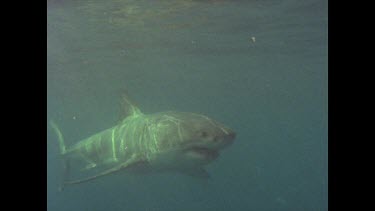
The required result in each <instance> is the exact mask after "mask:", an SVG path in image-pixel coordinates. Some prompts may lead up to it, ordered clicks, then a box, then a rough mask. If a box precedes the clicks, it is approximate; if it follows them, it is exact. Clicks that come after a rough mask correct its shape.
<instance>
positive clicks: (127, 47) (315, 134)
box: [47, 0, 328, 211]
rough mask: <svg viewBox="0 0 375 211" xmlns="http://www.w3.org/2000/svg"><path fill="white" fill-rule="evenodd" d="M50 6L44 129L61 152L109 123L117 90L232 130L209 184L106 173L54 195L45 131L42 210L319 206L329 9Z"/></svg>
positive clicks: (217, 0) (208, 3)
mask: <svg viewBox="0 0 375 211" xmlns="http://www.w3.org/2000/svg"><path fill="white" fill-rule="evenodd" d="M47 3H48V7H47V18H48V22H47V86H48V87H47V88H48V93H47V97H48V98H47V99H48V101H47V108H48V110H47V122H48V121H49V120H50V119H54V120H55V121H56V122H57V123H58V124H59V125H60V127H61V129H62V132H63V134H64V136H65V139H66V142H67V145H72V144H74V143H76V142H77V141H79V140H81V139H83V138H86V137H88V136H90V135H92V134H94V133H97V132H99V131H101V130H103V129H107V128H109V127H111V126H113V125H115V124H116V123H117V122H118V121H119V120H120V118H121V117H120V114H121V106H120V105H121V104H120V97H121V94H122V93H124V92H126V93H128V94H129V95H130V96H131V97H132V98H133V99H134V100H135V101H136V102H137V104H138V105H139V107H140V108H141V109H142V111H143V112H144V113H154V112H159V111H166V110H178V111H190V112H196V113H202V114H205V115H207V116H210V117H212V118H215V119H217V120H219V121H221V122H223V123H224V124H226V125H228V126H230V127H231V128H233V129H234V130H235V131H236V133H237V137H236V140H235V142H234V144H233V145H232V146H231V147H230V148H228V149H226V150H225V151H223V153H221V156H220V158H219V159H218V160H217V161H216V162H214V163H212V164H211V165H209V166H208V171H209V173H210V174H211V176H212V179H210V181H208V182H206V183H202V182H201V181H196V180H194V179H192V178H189V177H185V176H181V175H174V174H171V175H170V174H162V175H146V176H143V177H141V178H136V177H122V176H121V175H114V176H109V177H108V178H103V179H100V180H97V181H93V182H92V183H88V184H82V185H79V186H75V187H70V188H67V189H66V190H64V191H63V192H58V190H57V188H58V186H59V183H60V179H61V174H62V166H61V159H60V156H59V154H58V142H57V139H56V136H55V134H53V132H52V131H51V129H50V127H49V126H48V127H47V135H48V140H47V146H48V151H47V159H48V162H47V173H48V176H47V178H48V180H47V189H48V190H47V193H48V195H47V198H48V200H47V202H48V210H51V211H52V210H54V211H55V210H56V211H59V210H71V211H73V210H79V211H82V210H89V211H99V210H107V211H108V210H126V211H131V210H134V211H138V210H139V211H142V210H162V211H164V210H166V211H167V210H171V211H172V210H181V211H184V210H189V211H191V210H215V211H216V210H312V211H316V210H327V209H328V208H327V198H328V196H327V189H328V187H327V181H328V180H327V171H328V168H327V165H328V164H327V162H328V161H327V160H328V158H327V153H328V152H327V128H328V126H327V110H328V109H327V89H328V88H327V78H328V76H327V48H328V47H327V19H328V14H327V2H326V1H322V0H307V1H297V0H285V1H274V0H263V1H260V0H248V1H245V0H237V1H235V0H232V1H231V0H201V1H199V0H108V1H101V0H90V1H89V0H80V1H72V0H71V1H69V0H65V1H63V0H49V1H47Z"/></svg>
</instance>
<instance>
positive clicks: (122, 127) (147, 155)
mask: <svg viewBox="0 0 375 211" xmlns="http://www.w3.org/2000/svg"><path fill="white" fill-rule="evenodd" d="M125 104H126V105H125V106H126V107H127V109H126V111H127V116H126V117H125V118H124V119H123V120H122V121H121V122H120V123H119V124H117V125H115V126H114V127H112V128H109V129H107V130H104V131H102V132H99V133H97V134H94V135H92V136H90V137H89V138H87V139H84V140H82V141H79V142H78V143H77V144H75V145H73V146H72V147H70V148H66V146H65V143H64V139H63V136H62V134H61V132H60V130H59V128H58V127H57V125H56V124H55V123H54V122H51V126H52V128H53V130H54V131H55V132H56V134H57V136H58V140H59V144H60V154H61V155H62V157H63V160H64V167H65V168H64V169H65V176H64V178H63V180H64V181H63V186H64V185H68V184H79V183H83V182H87V181H91V180H93V179H96V178H98V177H101V176H104V175H109V174H112V173H115V172H118V171H123V170H124V171H125V170H129V171H137V170H140V169H142V172H155V171H156V172H160V171H176V172H181V173H185V174H188V175H190V176H197V177H205V178H206V177H209V175H208V173H207V172H206V171H205V170H204V166H205V165H207V164H209V163H210V162H212V161H213V160H215V159H216V158H217V157H218V156H219V151H220V150H222V149H224V148H226V147H227V146H229V145H231V144H232V143H233V141H234V138H235V132H234V131H233V130H231V129H230V128H228V127H226V126H224V125H223V124H221V123H219V122H217V121H215V120H213V119H211V118H209V117H207V116H204V115H201V114H196V113H188V112H177V111H168V112H160V113H155V114H149V115H146V114H143V113H142V112H141V111H140V110H139V108H137V107H136V106H134V105H133V104H132V103H130V102H129V101H128V100H126V98H125ZM71 163H75V164H79V166H81V167H80V169H81V170H82V171H89V170H95V169H100V170H97V173H95V174H94V175H92V176H88V177H85V178H81V179H75V180H69V179H68V173H69V169H70V164H71ZM63 186H62V187H63Z"/></svg>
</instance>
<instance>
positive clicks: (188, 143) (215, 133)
mask: <svg viewBox="0 0 375 211" xmlns="http://www.w3.org/2000/svg"><path fill="white" fill-rule="evenodd" d="M159 123H160V124H162V125H163V126H164V128H167V129H166V130H164V131H160V132H162V133H161V136H159V137H160V138H161V139H160V140H161V142H160V143H161V146H165V147H167V146H168V148H169V149H171V150H175V151H178V152H179V158H181V159H182V160H186V161H188V162H189V163H192V164H194V165H196V164H201V165H205V164H207V163H210V162H211V161H213V160H215V159H216V158H217V157H218V156H219V152H220V151H221V150H222V149H224V148H226V147H228V146H230V145H231V144H232V143H233V141H234V139H235V136H236V134H235V132H234V131H233V130H232V129H230V128H228V127H226V126H224V125H223V124H221V123H219V122H217V121H215V120H213V119H211V118H209V117H207V116H204V115H200V114H194V113H185V112H169V113H165V114H164V115H163V120H162V121H160V122H159Z"/></svg>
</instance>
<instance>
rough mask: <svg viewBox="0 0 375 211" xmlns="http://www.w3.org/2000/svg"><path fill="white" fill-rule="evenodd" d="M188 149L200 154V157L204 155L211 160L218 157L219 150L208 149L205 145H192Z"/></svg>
mask: <svg viewBox="0 0 375 211" xmlns="http://www.w3.org/2000/svg"><path fill="white" fill-rule="evenodd" d="M190 150H191V151H192V152H194V153H195V154H197V155H200V156H201V157H204V158H206V159H210V160H213V159H216V158H217V157H219V152H218V151H217V150H214V149H209V148H205V147H192V148H191V149H190Z"/></svg>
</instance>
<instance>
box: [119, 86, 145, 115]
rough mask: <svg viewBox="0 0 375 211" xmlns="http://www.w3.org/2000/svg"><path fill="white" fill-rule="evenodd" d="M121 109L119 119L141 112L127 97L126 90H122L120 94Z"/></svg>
mask: <svg viewBox="0 0 375 211" xmlns="http://www.w3.org/2000/svg"><path fill="white" fill-rule="evenodd" d="M121 110H122V115H121V119H125V118H127V117H129V116H138V115H142V114H143V113H142V112H141V110H140V109H139V108H138V106H136V104H135V103H134V102H133V101H132V100H131V99H130V98H129V96H128V94H127V93H126V92H123V93H122V95H121Z"/></svg>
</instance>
